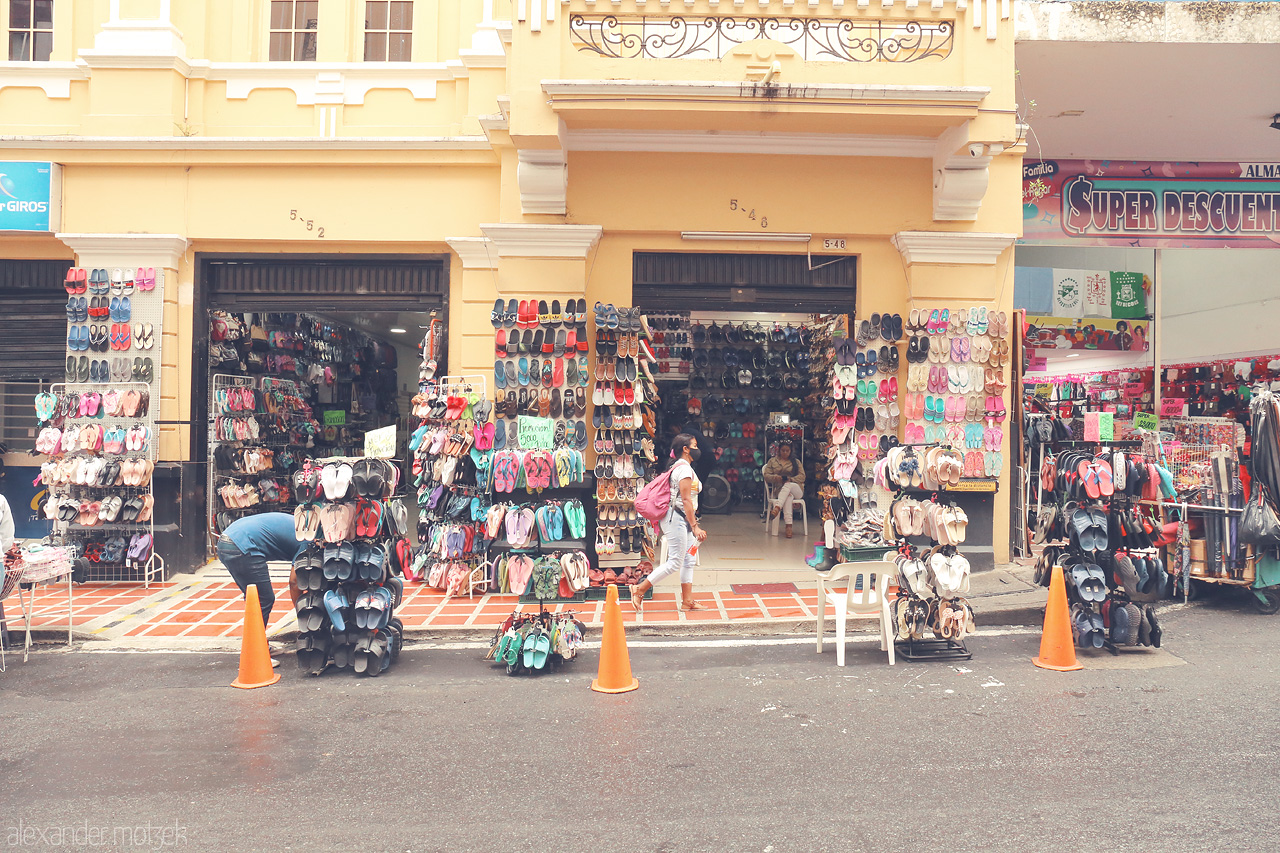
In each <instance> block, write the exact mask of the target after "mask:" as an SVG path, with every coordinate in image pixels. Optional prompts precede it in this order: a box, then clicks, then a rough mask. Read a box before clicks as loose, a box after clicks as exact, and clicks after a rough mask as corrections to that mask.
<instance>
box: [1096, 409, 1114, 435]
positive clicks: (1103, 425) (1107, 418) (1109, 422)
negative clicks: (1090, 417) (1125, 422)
mask: <svg viewBox="0 0 1280 853" xmlns="http://www.w3.org/2000/svg"><path fill="white" fill-rule="evenodd" d="M1115 437H1116V423H1115V415H1113V414H1112V413H1111V412H1100V413H1099V414H1098V440H1099V441H1113V440H1115Z"/></svg>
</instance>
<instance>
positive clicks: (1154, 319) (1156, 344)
mask: <svg viewBox="0 0 1280 853" xmlns="http://www.w3.org/2000/svg"><path fill="white" fill-rule="evenodd" d="M1163 252H1164V250H1163V249H1156V250H1155V253H1156V254H1155V262H1156V265H1155V271H1154V272H1153V273H1152V275H1151V289H1152V291H1154V292H1155V297H1156V299H1155V303H1156V304H1155V309H1154V311H1153V312H1152V315H1151V327H1150V329H1148V334H1147V340H1148V341H1150V342H1151V359H1152V361H1151V363H1152V371H1151V376H1152V383H1151V384H1152V387H1153V389H1154V391H1155V401H1156V402H1155V411H1154V412H1153V414H1155V416H1156V417H1157V418H1158V417H1160V398H1161V396H1162V394H1161V382H1160V371H1161V367H1160V365H1161V364H1163V363H1164V353H1163V352H1162V351H1161V350H1162V348H1163V345H1164V335H1163V334H1161V325H1162V324H1161V322H1160V314H1161V309H1162V306H1163V302H1164V288H1163V287H1162V286H1161V281H1160V279H1161V268H1162V266H1163V262H1164V254H1163Z"/></svg>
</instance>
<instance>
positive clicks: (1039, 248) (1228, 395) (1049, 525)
mask: <svg viewBox="0 0 1280 853" xmlns="http://www.w3.org/2000/svg"><path fill="white" fill-rule="evenodd" d="M1267 174H1268V172H1267V169H1266V168H1265V167H1262V166H1259V165H1258V164H1248V163H1210V162H1197V163H1179V162H1144V161H1127V160H1126V161H1114V162H1113V161H1109V160H1102V159H1098V160H1085V161H1076V160H1045V161H1041V162H1036V163H1029V164H1028V165H1027V166H1026V167H1025V168H1024V192H1023V200H1024V203H1025V207H1024V216H1025V217H1026V222H1027V224H1026V226H1025V242H1024V244H1020V245H1019V246H1018V274H1017V282H1018V291H1017V295H1016V297H1015V298H1016V300H1017V304H1018V306H1019V307H1020V308H1022V309H1024V310H1025V316H1026V328H1025V336H1026V337H1025V341H1024V343H1025V345H1026V346H1027V348H1028V353H1029V364H1028V366H1029V369H1028V371H1027V373H1026V376H1025V378H1024V383H1023V390H1024V392H1025V399H1026V400H1027V406H1028V422H1029V423H1030V424H1031V427H1030V429H1029V432H1028V434H1026V435H1024V437H1023V438H1024V441H1023V442H1022V445H1023V449H1022V453H1023V457H1024V464H1025V465H1026V466H1027V467H1028V469H1030V471H1031V472H1032V477H1031V481H1032V488H1031V489H1030V490H1029V491H1028V505H1027V506H1026V507H1025V517H1026V519H1027V530H1028V541H1027V542H1026V543H1025V546H1026V547H1027V548H1028V549H1029V548H1030V547H1031V546H1032V545H1034V544H1041V543H1054V542H1055V541H1056V540H1063V541H1067V540H1070V541H1069V542H1068V545H1067V546H1066V547H1067V548H1068V550H1070V549H1071V548H1073V547H1075V546H1074V541H1075V540H1074V538H1073V536H1072V532H1071V530H1070V524H1071V520H1070V519H1068V518H1066V517H1065V516H1064V515H1063V511H1062V509H1061V504H1062V501H1063V500H1064V499H1071V496H1072V495H1073V494H1074V495H1075V497H1076V498H1077V499H1080V500H1084V501H1091V500H1092V501H1100V502H1101V505H1102V506H1103V507H1104V508H1105V509H1104V511H1105V512H1107V513H1108V514H1109V515H1110V516H1111V517H1113V518H1117V519H1124V520H1123V521H1121V522H1120V523H1119V524H1118V525H1116V526H1114V527H1113V529H1112V530H1111V531H1109V534H1110V535H1109V536H1106V537H1104V538H1105V539H1106V542H1105V543H1104V545H1103V549H1102V550H1103V551H1104V552H1105V554H1103V555H1101V556H1097V557H1096V559H1095V560H1094V561H1095V562H1101V563H1104V564H1106V566H1107V567H1109V566H1110V565H1111V564H1112V563H1114V564H1115V565H1116V566H1118V567H1122V568H1123V569H1125V570H1126V571H1125V572H1124V573H1123V574H1128V573H1129V572H1128V570H1130V569H1132V568H1133V567H1135V566H1136V568H1137V570H1138V571H1137V575H1138V576H1140V582H1139V580H1134V581H1133V582H1129V581H1122V580H1121V574H1116V575H1114V577H1115V584H1116V588H1117V590H1119V589H1120V588H1121V587H1123V592H1121V593H1120V594H1121V595H1122V596H1127V598H1128V600H1130V601H1131V602H1132V603H1135V604H1136V605H1138V606H1139V607H1140V608H1145V607H1146V603H1149V602H1153V601H1156V600H1158V599H1159V598H1161V597H1167V596H1169V595H1194V594H1196V593H1197V592H1198V591H1199V590H1201V589H1202V588H1204V587H1206V586H1207V585H1213V586H1220V585H1239V586H1248V585H1253V584H1254V583H1255V581H1257V584H1258V585H1259V586H1265V585H1267V583H1270V582H1271V581H1270V580H1268V581H1267V582H1265V583H1264V582H1263V581H1262V580H1259V579H1258V578H1259V571H1258V564H1257V562H1256V560H1257V558H1258V557H1259V556H1260V553H1261V552H1256V551H1255V549H1254V547H1253V543H1251V542H1250V541H1248V540H1247V537H1244V538H1242V537H1241V536H1240V535H1239V526H1240V517H1241V513H1242V511H1243V508H1244V506H1245V496H1246V493H1247V490H1248V486H1249V471H1248V467H1247V464H1248V461H1249V458H1250V451H1251V449H1252V447H1251V446H1252V443H1253V436H1252V434H1251V426H1252V423H1253V421H1252V419H1251V408H1252V409H1257V407H1258V406H1259V405H1263V408H1264V410H1265V409H1266V408H1267V407H1268V406H1269V405H1270V404H1269V403H1266V400H1264V399H1259V396H1262V397H1264V398H1268V399H1269V395H1268V391H1269V390H1270V385H1271V380H1272V378H1273V377H1274V376H1275V375H1276V373H1275V370H1274V368H1276V367H1280V363H1277V362H1276V348H1275V342H1274V333H1273V328H1274V317H1273V316H1272V315H1273V314H1274V309H1273V308H1272V307H1271V303H1270V291H1271V289H1272V282H1273V281H1274V278H1275V272H1274V265H1275V260H1274V257H1275V254H1274V248H1275V246H1276V241H1275V235H1276V234H1277V233H1278V228H1280V220H1277V219H1276V213H1275V211H1276V210H1277V205H1278V204H1280V185H1277V184H1276V182H1275V181H1274V179H1272V178H1269V177H1267ZM1135 297H1136V298H1135ZM1050 424H1052V426H1050ZM1264 441H1271V442H1274V436H1269V437H1268V438H1266V439H1264ZM1134 462H1136V463H1137V467H1136V469H1135V468H1131V467H1130V466H1131V465H1132V464H1133V463H1134ZM1063 465H1066V466H1067V467H1069V468H1071V471H1072V472H1075V473H1079V472H1076V468H1077V467H1079V466H1080V465H1083V466H1084V468H1083V469H1081V470H1083V471H1084V472H1085V473H1084V474H1083V476H1082V478H1081V484H1080V486H1081V487H1083V485H1084V484H1085V482H1086V481H1088V480H1089V479H1090V477H1093V478H1094V481H1093V482H1090V483H1088V486H1089V488H1088V489H1086V490H1084V491H1080V492H1078V493H1077V492H1076V491H1075V490H1076V489H1077V487H1076V486H1075V485H1073V483H1072V482H1071V480H1072V479H1073V474H1071V473H1068V474H1067V476H1066V478H1065V479H1064V478H1061V477H1058V476H1057V474H1056V473H1055V472H1057V471H1058V470H1059V469H1061V468H1062V466H1063ZM1144 466H1146V468H1145V470H1144ZM1036 472H1040V474H1041V475H1042V476H1040V477H1037V476H1036ZM1135 473H1136V474H1137V475H1138V477H1139V478H1140V480H1142V481H1143V482H1139V483H1137V484H1135V483H1134V482H1133V474H1135ZM1126 475H1127V476H1126ZM1126 480H1127V481H1126ZM1103 481H1107V482H1105V483H1104V482H1103ZM1064 496H1065V497H1064ZM1055 514H1056V515H1057V516H1058V517H1055ZM1165 524H1169V525H1170V527H1169V528H1168V537H1167V539H1166V541H1161V537H1160V536H1158V535H1157V536H1153V535H1150V534H1152V533H1153V532H1154V531H1157V530H1163V529H1165V528H1164V525H1165ZM1144 527H1145V528H1147V529H1146V530H1143V529H1142V528H1144ZM1162 546H1163V547H1162ZM1046 551H1047V552H1050V553H1055V554H1057V553H1058V549H1057V546H1055V545H1053V544H1049V545H1048V546H1047V547H1046ZM1104 557H1105V559H1104ZM1066 559H1068V560H1070V559H1071V558H1070V557H1069V556H1068V557H1066ZM1264 599H1266V596H1263V597H1260V598H1259V599H1258V602H1259V606H1260V607H1271V608H1272V609H1274V604H1275V601H1274V600H1273V599H1274V596H1272V598H1271V599H1266V600H1264ZM1087 601H1088V599H1087V598H1086V599H1085V600H1084V601H1081V602H1079V604H1080V606H1082V607H1087ZM1143 613H1144V614H1145V610H1144V611H1143ZM1140 618H1141V616H1140ZM1108 624H1110V623H1108ZM1084 633H1085V634H1088V633H1089V631H1088V630H1086V631H1085V632H1084ZM1099 639H1101V637H1099Z"/></svg>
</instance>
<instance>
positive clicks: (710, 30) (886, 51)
mask: <svg viewBox="0 0 1280 853" xmlns="http://www.w3.org/2000/svg"><path fill="white" fill-rule="evenodd" d="M569 32H570V34H571V36H572V39H573V43H574V45H575V46H576V47H577V49H578V50H579V51H580V52H583V53H596V54H599V55H600V56H607V57H610V58H614V59H720V58H721V57H723V56H724V55H725V54H726V53H728V52H729V51H730V50H732V49H733V48H734V47H736V46H738V45H740V44H743V43H744V42H749V41H755V40H757V39H767V40H769V41H775V42H779V43H781V44H785V45H787V46H788V47H790V48H791V49H792V50H794V51H796V53H797V54H799V55H800V57H801V58H802V59H804V60H806V61H817V62H919V61H921V60H924V59H945V58H946V57H947V56H948V55H949V54H950V53H951V48H952V45H953V44H954V41H955V22H954V21H906V20H893V19H882V20H868V21H862V20H851V19H848V18H799V17H759V18H749V17H731V16H701V15H699V16H693V17H681V16H671V17H639V18H626V17H618V16H616V15H601V16H588V15H580V14H574V15H571V16H570V17H569Z"/></svg>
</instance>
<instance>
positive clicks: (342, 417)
mask: <svg viewBox="0 0 1280 853" xmlns="http://www.w3.org/2000/svg"><path fill="white" fill-rule="evenodd" d="M324 425H325V426H346V425H347V413H346V411H345V410H342V409H337V410H334V409H325V412H324Z"/></svg>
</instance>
